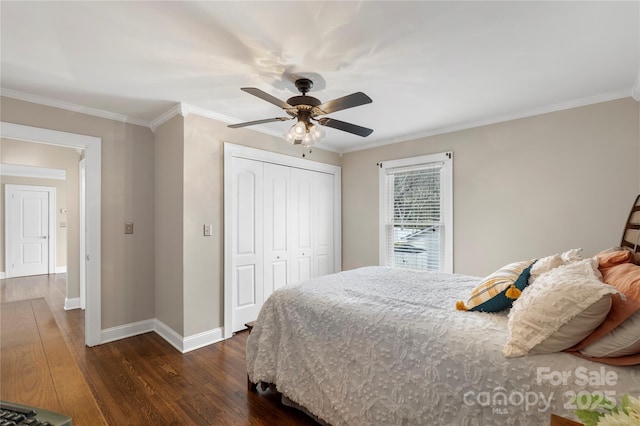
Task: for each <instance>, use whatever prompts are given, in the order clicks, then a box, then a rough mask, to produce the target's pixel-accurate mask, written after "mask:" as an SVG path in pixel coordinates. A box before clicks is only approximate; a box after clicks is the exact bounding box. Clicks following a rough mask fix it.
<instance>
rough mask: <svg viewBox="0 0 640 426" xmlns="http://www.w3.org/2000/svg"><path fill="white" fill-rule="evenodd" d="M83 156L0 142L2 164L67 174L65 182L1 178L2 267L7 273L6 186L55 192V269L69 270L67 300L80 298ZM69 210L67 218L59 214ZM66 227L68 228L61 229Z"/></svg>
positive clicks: (35, 145) (58, 148) (64, 150)
mask: <svg viewBox="0 0 640 426" xmlns="http://www.w3.org/2000/svg"><path fill="white" fill-rule="evenodd" d="M79 160H80V154H78V152H77V151H76V150H75V149H71V148H66V147H61V146H53V145H44V144H38V143H30V142H24V141H16V140H11V139H4V138H3V139H1V140H0V163H4V164H15V165H22V166H33V167H49V168H55V169H63V170H66V172H67V179H66V180H55V179H36V178H25V177H14V176H2V194H0V195H1V197H2V207H0V209H1V210H2V220H0V227H1V228H2V229H1V230H0V235H1V237H0V244H1V245H2V248H1V249H0V250H1V251H2V253H3V254H2V256H0V257H2V260H0V264H1V265H2V268H1V270H2V271H5V269H4V226H5V225H4V185H5V184H15V185H37V186H52V187H55V188H56V206H55V211H56V220H55V223H56V229H55V232H56V267H67V297H68V298H74V297H79V296H80V278H79V268H80V265H79V258H80V248H79V241H80V240H79V238H80V237H79V223H80V222H79V215H78V209H79V207H78V205H79V204H78V203H79V199H78V188H79V183H78V161H79ZM62 208H66V209H67V214H63V213H61V212H60V209H62ZM61 222H65V223H66V224H67V227H66V228H62V227H61V226H60V224H61Z"/></svg>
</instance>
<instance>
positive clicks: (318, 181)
mask: <svg viewBox="0 0 640 426" xmlns="http://www.w3.org/2000/svg"><path fill="white" fill-rule="evenodd" d="M333 201H334V200H333V175H330V174H327V173H320V172H315V173H314V174H313V203H314V206H313V222H312V223H313V226H312V227H311V231H312V235H313V274H312V275H313V276H314V277H319V276H321V275H327V274H332V273H333V272H334V268H333V263H334V262H333V243H334V241H333V235H334V232H333V226H334V224H333V217H334V210H333V209H334V202H333Z"/></svg>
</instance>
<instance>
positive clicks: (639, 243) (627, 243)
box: [620, 195, 640, 253]
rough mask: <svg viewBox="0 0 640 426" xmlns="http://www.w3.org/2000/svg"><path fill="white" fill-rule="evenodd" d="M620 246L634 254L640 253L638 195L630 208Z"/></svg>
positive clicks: (639, 198)
mask: <svg viewBox="0 0 640 426" xmlns="http://www.w3.org/2000/svg"><path fill="white" fill-rule="evenodd" d="M620 245H621V246H622V247H628V248H629V249H630V250H633V251H634V252H636V253H638V252H640V195H638V196H637V197H636V202H635V203H633V207H631V211H630V212H629V218H628V219H627V223H626V225H625V226H624V232H623V233H622V242H621V243H620Z"/></svg>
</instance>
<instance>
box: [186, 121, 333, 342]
mask: <svg viewBox="0 0 640 426" xmlns="http://www.w3.org/2000/svg"><path fill="white" fill-rule="evenodd" d="M184 123H185V124H184V127H185V133H184V135H185V137H184V140H185V152H184V161H185V166H184V304H185V312H184V315H185V330H184V333H185V334H184V335H185V336H190V335H194V334H197V333H201V332H204V331H208V330H211V329H213V328H217V327H221V326H222V322H223V307H224V298H223V289H224V283H223V269H224V267H223V265H224V251H223V246H224V208H223V202H224V198H223V176H224V174H223V160H224V148H223V145H224V142H231V143H235V144H239V145H245V146H250V147H253V148H258V149H263V150H267V151H272V152H277V153H280V154H285V155H291V156H295V157H300V156H301V154H302V151H301V148H300V147H294V146H293V145H290V144H287V143H284V142H283V140H282V138H278V137H273V136H268V135H264V134H262V133H258V132H255V131H253V130H250V129H229V128H228V127H227V125H226V124H224V123H222V122H219V121H216V120H212V119H209V118H205V117H202V116H198V115H188V116H186V117H185V119H184ZM306 158H308V159H310V160H314V161H319V162H323V163H330V164H335V165H339V164H340V157H339V156H338V155H337V154H335V153H332V152H328V151H324V150H321V149H314V150H313V153H312V154H311V155H307V157H306ZM205 223H206V224H212V225H213V237H204V236H203V225H204V224H205ZM187 307H188V308H187Z"/></svg>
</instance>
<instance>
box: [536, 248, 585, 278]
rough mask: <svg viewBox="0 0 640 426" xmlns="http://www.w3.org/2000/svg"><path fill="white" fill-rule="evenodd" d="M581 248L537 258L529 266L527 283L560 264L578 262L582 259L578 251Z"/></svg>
mask: <svg viewBox="0 0 640 426" xmlns="http://www.w3.org/2000/svg"><path fill="white" fill-rule="evenodd" d="M581 252H582V249H581V248H577V249H571V250H567V251H565V252H564V253H558V254H552V255H551V256H546V257H542V258H540V259H538V260H537V261H536V263H534V264H533V266H532V267H531V271H529V272H530V273H529V285H531V284H533V282H534V281H535V280H536V279H537V278H538V277H539V276H540V275H542V274H544V273H545V272H549V271H550V270H552V269H555V268H558V267H560V266H562V265H568V264H569V263H573V262H579V261H581V260H583V259H582V256H581V255H580V253H581Z"/></svg>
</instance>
